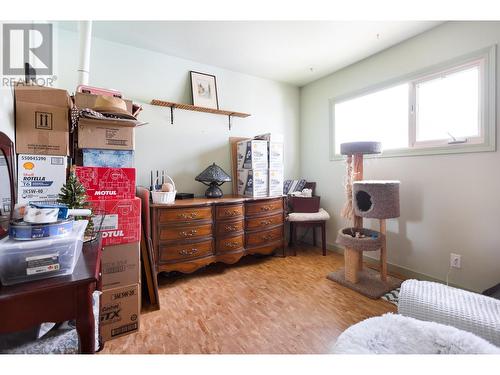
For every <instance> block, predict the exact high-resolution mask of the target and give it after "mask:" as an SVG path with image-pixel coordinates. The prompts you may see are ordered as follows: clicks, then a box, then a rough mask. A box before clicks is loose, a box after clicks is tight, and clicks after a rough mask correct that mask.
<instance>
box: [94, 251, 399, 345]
mask: <svg viewBox="0 0 500 375" xmlns="http://www.w3.org/2000/svg"><path fill="white" fill-rule="evenodd" d="M342 265H343V258H342V256H340V255H338V254H335V253H333V252H328V255H327V256H326V257H323V256H321V250H320V249H317V248H313V247H308V246H299V248H298V250H297V257H294V256H288V257H286V258H279V257H260V258H259V257H253V256H247V257H245V258H243V259H242V260H241V261H240V262H239V263H237V264H234V265H224V264H214V265H210V266H208V267H207V268H205V269H203V270H199V271H197V272H195V273H193V274H191V275H174V276H170V277H163V276H160V278H159V284H160V286H159V289H160V291H159V294H160V300H161V310H159V311H154V312H147V313H143V314H142V315H141V322H140V324H141V327H140V331H139V332H138V333H136V334H131V335H129V336H125V337H121V338H118V339H115V340H113V341H109V342H107V343H106V345H105V348H104V350H103V353H166V354H176V353H197V354H199V353H226V354H229V353H235V354H244V353H253V354H278V353H286V354H312V353H328V352H329V349H330V347H331V345H332V344H333V343H334V342H335V339H336V338H337V336H338V335H339V334H340V333H341V332H342V331H343V330H345V329H346V328H347V327H349V326H350V325H352V324H354V323H356V322H359V321H360V320H363V319H366V318H368V317H372V316H376V315H381V314H384V313H386V312H394V311H395V310H396V308H395V306H394V305H392V304H390V303H388V302H385V301H382V300H371V299H369V298H367V297H364V296H362V295H360V294H358V293H356V292H354V291H352V290H350V289H347V288H345V287H343V286H341V285H339V284H337V283H335V282H333V281H330V280H327V279H326V275H327V273H328V272H330V271H334V270H336V269H338V268H339V267H341V266H342Z"/></svg>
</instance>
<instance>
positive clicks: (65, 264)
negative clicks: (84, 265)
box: [0, 220, 88, 285]
mask: <svg viewBox="0 0 500 375" xmlns="http://www.w3.org/2000/svg"><path fill="white" fill-rule="evenodd" d="M87 224H88V221H87V220H79V221H75V224H74V225H73V231H72V232H71V233H70V234H69V235H67V236H65V237H61V238H47V239H41V240H37V241H16V240H11V239H9V238H4V239H3V240H1V241H0V280H1V281H2V285H13V284H19V283H24V282H27V281H32V280H40V279H45V278H48V277H54V276H64V275H71V274H72V273H73V270H74V268H75V264H76V262H77V261H78V258H79V257H80V254H81V252H82V247H83V235H84V233H85V228H86V227H87Z"/></svg>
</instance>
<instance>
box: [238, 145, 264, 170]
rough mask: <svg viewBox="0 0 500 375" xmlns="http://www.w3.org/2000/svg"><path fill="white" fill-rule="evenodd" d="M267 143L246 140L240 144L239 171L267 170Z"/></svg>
mask: <svg viewBox="0 0 500 375" xmlns="http://www.w3.org/2000/svg"><path fill="white" fill-rule="evenodd" d="M267 156H268V154H267V141H255V140H246V141H240V142H238V146H237V161H238V166H237V168H238V169H267V168H268V158H267Z"/></svg>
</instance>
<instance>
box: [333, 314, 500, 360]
mask: <svg viewBox="0 0 500 375" xmlns="http://www.w3.org/2000/svg"><path fill="white" fill-rule="evenodd" d="M332 351H333V353H335V354H499V353H500V348H497V347H496V346H494V345H492V344H490V343H489V342H488V341H486V340H484V339H482V338H481V337H478V336H476V335H473V334H472V333H470V332H466V331H462V330H460V329H458V328H455V327H449V326H446V325H444V324H439V323H434V322H423V321H421V320H417V319H413V318H409V317H406V316H402V315H394V314H390V313H389V314H385V315H382V316H377V317H375V318H369V319H366V320H363V321H362V322H360V323H357V324H355V325H353V326H351V327H349V328H348V329H346V330H345V331H344V332H343V333H342V334H341V335H340V336H339V337H338V339H337V342H336V343H335V345H334V347H333V350H332Z"/></svg>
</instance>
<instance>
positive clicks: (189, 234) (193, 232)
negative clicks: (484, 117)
mask: <svg viewBox="0 0 500 375" xmlns="http://www.w3.org/2000/svg"><path fill="white" fill-rule="evenodd" d="M196 233H198V231H197V230H196V229H191V230H190V231H188V232H179V236H181V237H184V238H186V237H192V236H194V235H195V234H196Z"/></svg>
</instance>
